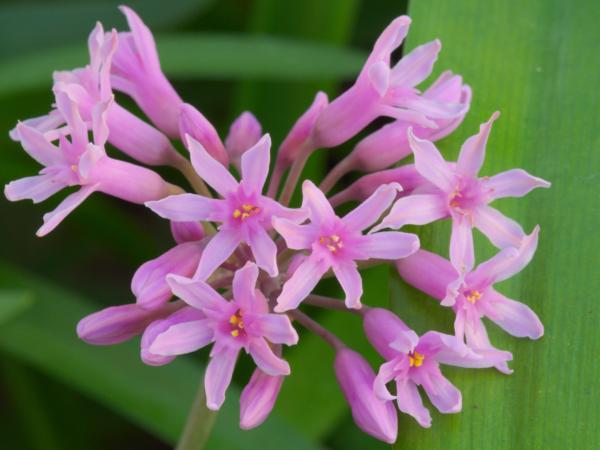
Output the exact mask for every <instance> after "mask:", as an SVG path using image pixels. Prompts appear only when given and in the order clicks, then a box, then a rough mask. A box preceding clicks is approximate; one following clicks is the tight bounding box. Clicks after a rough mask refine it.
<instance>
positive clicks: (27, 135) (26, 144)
mask: <svg viewBox="0 0 600 450" xmlns="http://www.w3.org/2000/svg"><path fill="white" fill-rule="evenodd" d="M16 129H17V133H18V136H19V139H20V141H21V145H22V146H23V149H25V151H26V152H27V153H28V154H29V156H31V157H32V158H33V159H35V160H36V161H37V162H39V163H40V164H41V165H43V166H51V165H53V164H56V163H59V162H60V161H61V154H60V151H59V149H58V148H56V147H55V146H54V145H52V144H51V143H50V142H48V141H47V140H46V138H44V135H43V134H42V133H40V132H39V131H37V130H36V129H34V128H31V127H29V126H27V125H24V124H23V123H19V124H18V125H17V128H16Z"/></svg>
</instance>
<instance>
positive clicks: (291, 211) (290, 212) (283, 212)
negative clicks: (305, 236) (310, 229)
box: [260, 196, 308, 223]
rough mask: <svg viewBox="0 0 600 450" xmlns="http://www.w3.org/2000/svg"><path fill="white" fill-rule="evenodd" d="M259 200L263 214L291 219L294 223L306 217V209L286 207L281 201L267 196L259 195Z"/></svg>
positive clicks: (302, 220)
mask: <svg viewBox="0 0 600 450" xmlns="http://www.w3.org/2000/svg"><path fill="white" fill-rule="evenodd" d="M260 202H261V204H262V206H263V208H264V210H265V214H269V215H271V216H272V217H277V218H280V219H287V220H291V221H292V222H294V223H301V222H304V221H305V220H306V219H307V218H308V210H306V209H303V208H286V207H285V206H283V205H282V204H281V203H279V202H277V201H275V200H273V199H272V198H269V197H265V196H263V197H261V199H260Z"/></svg>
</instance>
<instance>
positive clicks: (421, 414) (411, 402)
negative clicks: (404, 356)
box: [396, 378, 431, 428]
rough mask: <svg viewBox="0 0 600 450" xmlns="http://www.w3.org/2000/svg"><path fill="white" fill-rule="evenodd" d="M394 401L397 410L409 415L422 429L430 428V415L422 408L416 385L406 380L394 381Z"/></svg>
mask: <svg viewBox="0 0 600 450" xmlns="http://www.w3.org/2000/svg"><path fill="white" fill-rule="evenodd" d="M396 401H397V402H398V409H399V410H400V411H402V412H403V413H405V414H410V415H411V416H413V417H414V418H415V420H416V421H417V422H418V423H419V425H421V426H422V427H424V428H429V427H430V426H431V415H430V414H429V411H428V410H427V408H425V407H424V406H423V400H421V395H420V394H419V390H418V389H417V385H416V384H415V383H413V382H412V381H411V380H410V379H408V378H400V379H397V380H396Z"/></svg>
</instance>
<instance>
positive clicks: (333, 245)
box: [319, 234, 344, 253]
mask: <svg viewBox="0 0 600 450" xmlns="http://www.w3.org/2000/svg"><path fill="white" fill-rule="evenodd" d="M319 244H321V245H323V246H325V248H326V249H327V250H329V251H330V252H331V253H335V252H337V251H338V250H340V249H341V248H342V247H343V246H344V245H343V243H342V238H340V237H339V236H338V235H337V234H332V235H330V236H321V237H320V238H319Z"/></svg>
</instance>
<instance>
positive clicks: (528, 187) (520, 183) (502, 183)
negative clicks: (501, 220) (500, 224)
mask: <svg viewBox="0 0 600 450" xmlns="http://www.w3.org/2000/svg"><path fill="white" fill-rule="evenodd" d="M483 184H484V186H485V189H486V190H487V191H488V197H489V199H490V201H493V200H496V199H497V198H504V197H523V196H524V195H526V194H528V193H529V192H530V191H532V190H533V189H535V188H539V187H542V188H549V187H550V182H548V181H546V180H543V179H541V178H538V177H534V176H533V175H530V174H529V173H527V172H525V171H524V170H522V169H512V170H507V171H506V172H501V173H499V174H497V175H494V176H493V177H489V178H487V179H485V180H483Z"/></svg>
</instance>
